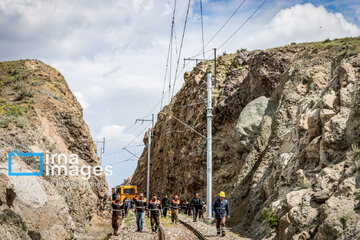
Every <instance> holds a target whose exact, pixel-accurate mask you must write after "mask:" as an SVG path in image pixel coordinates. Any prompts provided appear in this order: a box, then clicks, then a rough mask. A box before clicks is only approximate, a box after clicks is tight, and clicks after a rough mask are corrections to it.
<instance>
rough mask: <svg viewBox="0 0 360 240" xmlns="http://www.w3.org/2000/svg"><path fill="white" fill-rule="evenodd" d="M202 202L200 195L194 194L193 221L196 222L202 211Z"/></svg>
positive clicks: (191, 207) (191, 203) (191, 202)
mask: <svg viewBox="0 0 360 240" xmlns="http://www.w3.org/2000/svg"><path fill="white" fill-rule="evenodd" d="M202 205H203V203H202V200H201V198H200V197H199V194H198V193H195V194H194V197H193V199H191V201H190V209H191V210H192V211H193V220H194V222H196V219H197V216H198V214H199V211H200V210H201V209H202Z"/></svg>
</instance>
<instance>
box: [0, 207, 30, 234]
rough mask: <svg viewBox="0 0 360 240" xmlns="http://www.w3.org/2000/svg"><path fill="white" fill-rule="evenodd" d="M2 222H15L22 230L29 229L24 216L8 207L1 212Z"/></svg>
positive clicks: (0, 220) (0, 218)
mask: <svg viewBox="0 0 360 240" xmlns="http://www.w3.org/2000/svg"><path fill="white" fill-rule="evenodd" d="M0 223H1V224H9V223H14V224H15V225H17V226H19V227H21V228H22V230H24V231H26V230H27V226H26V223H25V222H24V221H23V219H22V217H21V216H20V215H18V214H16V213H15V212H14V211H13V210H11V209H8V208H7V209H4V210H3V211H2V213H1V214H0Z"/></svg>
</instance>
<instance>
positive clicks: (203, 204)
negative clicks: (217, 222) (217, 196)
mask: <svg viewBox="0 0 360 240" xmlns="http://www.w3.org/2000/svg"><path fill="white" fill-rule="evenodd" d="M205 215H206V203H205V202H203V203H202V207H201V209H200V210H199V218H200V219H201V218H202V219H204V216H205Z"/></svg>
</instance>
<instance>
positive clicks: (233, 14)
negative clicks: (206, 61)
mask: <svg viewBox="0 0 360 240" xmlns="http://www.w3.org/2000/svg"><path fill="white" fill-rule="evenodd" d="M245 2H246V0H243V1H242V2H241V3H240V5H239V6H238V7H237V8H236V9H235V11H234V12H233V13H232V14H231V15H230V17H229V18H228V19H227V20H226V21H225V23H224V24H223V25H221V27H220V28H219V29H218V30H217V31H216V32H215V34H214V35H213V36H212V37H211V38H210V39H209V40H208V41H207V42H206V44H205V46H204V47H203V48H206V47H207V46H208V45H209V44H210V43H211V42H212V41H213V40H214V39H215V38H216V36H217V35H218V34H219V33H220V32H221V31H222V30H223V29H224V28H225V26H226V25H227V24H228V23H229V22H230V20H231V19H232V18H233V17H234V16H235V14H236V13H237V12H238V11H239V9H240V8H241V7H242V6H243V5H244V3H245ZM209 51H212V49H210V50H208V51H207V52H209ZM202 52H204V50H200V51H199V52H198V53H197V54H196V55H194V56H192V57H191V58H195V57H197V56H199V55H201V54H202ZM203 58H205V56H204V54H203Z"/></svg>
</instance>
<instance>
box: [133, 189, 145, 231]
mask: <svg viewBox="0 0 360 240" xmlns="http://www.w3.org/2000/svg"><path fill="white" fill-rule="evenodd" d="M146 209H147V205H146V198H145V197H144V194H143V193H140V194H139V196H138V197H137V198H136V199H135V204H134V209H133V211H134V212H136V213H135V214H136V225H137V231H138V232H142V230H143V227H144V218H145V212H146Z"/></svg>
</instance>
